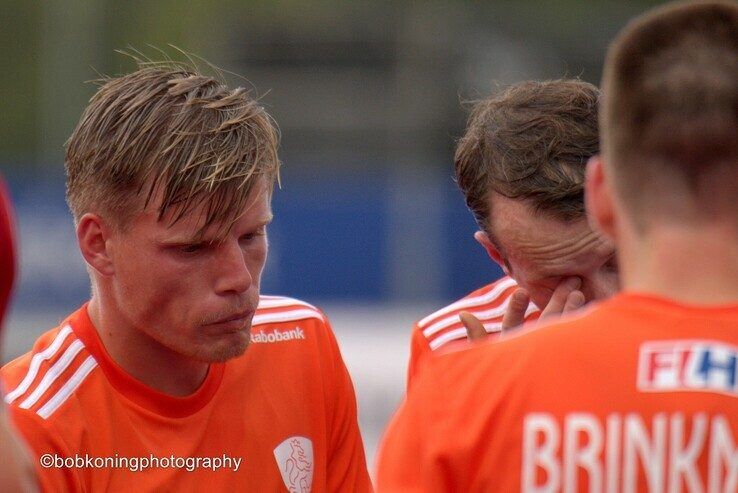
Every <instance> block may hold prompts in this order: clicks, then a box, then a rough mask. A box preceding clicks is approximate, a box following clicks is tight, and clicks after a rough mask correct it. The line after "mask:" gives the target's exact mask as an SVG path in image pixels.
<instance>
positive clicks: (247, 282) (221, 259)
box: [214, 239, 253, 295]
mask: <svg viewBox="0 0 738 493" xmlns="http://www.w3.org/2000/svg"><path fill="white" fill-rule="evenodd" d="M218 250H219V251H218V255H217V256H216V258H215V259H214V262H216V264H217V266H216V268H217V271H218V279H217V282H216V292H217V293H218V294H224V295H225V294H241V293H243V292H245V291H246V290H248V289H249V287H251V283H252V282H253V278H252V276H251V272H249V269H248V265H247V263H246V260H245V257H244V252H243V249H242V248H241V245H240V244H239V243H238V240H236V239H233V240H231V239H229V240H226V241H225V242H224V243H223V244H221V245H220V248H219V249H218Z"/></svg>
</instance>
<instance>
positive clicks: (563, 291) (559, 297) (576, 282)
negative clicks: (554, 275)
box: [540, 277, 582, 318]
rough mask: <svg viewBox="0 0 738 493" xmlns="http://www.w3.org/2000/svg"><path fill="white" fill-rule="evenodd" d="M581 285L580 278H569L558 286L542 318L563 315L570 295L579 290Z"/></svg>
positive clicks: (542, 313)
mask: <svg viewBox="0 0 738 493" xmlns="http://www.w3.org/2000/svg"><path fill="white" fill-rule="evenodd" d="M581 285H582V280H581V279H580V278H578V277H567V278H566V279H564V280H563V281H562V282H561V283H560V284H559V285H558V286H556V289H555V290H554V292H553V294H552V295H551V299H550V300H549V302H548V304H547V305H546V308H544V309H543V311H542V312H541V317H540V318H546V317H551V316H554V315H561V313H562V312H563V311H564V306H566V300H567V298H568V297H569V294H570V293H571V292H572V291H574V290H577V289H579V287H580V286H581Z"/></svg>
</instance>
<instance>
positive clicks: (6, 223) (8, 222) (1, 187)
mask: <svg viewBox="0 0 738 493" xmlns="http://www.w3.org/2000/svg"><path fill="white" fill-rule="evenodd" d="M13 217H14V214H13V206H12V205H11V202H10V194H9V193H8V187H7V185H6V184H5V181H4V180H3V179H2V177H1V176H0V329H2V324H3V319H4V318H5V314H6V311H7V308H8V301H9V300H10V292H11V290H12V288H13V280H14V279H15V268H16V267H15V265H16V259H15V223H14V220H13Z"/></svg>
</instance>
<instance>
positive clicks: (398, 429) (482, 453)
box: [377, 2, 738, 492]
mask: <svg viewBox="0 0 738 493" xmlns="http://www.w3.org/2000/svg"><path fill="white" fill-rule="evenodd" d="M604 73H605V75H604V82H603V94H604V100H603V105H602V113H601V116H600V122H601V129H602V134H601V137H602V141H603V153H602V157H601V158H599V157H597V158H593V159H592V160H591V161H590V164H589V166H588V173H587V180H586V203H587V209H588V212H589V214H590V216H591V218H592V220H593V221H594V222H595V224H596V226H597V229H599V230H600V231H601V232H602V233H603V234H605V235H607V236H608V237H610V238H612V239H613V240H614V241H615V243H616V244H617V247H618V259H619V262H620V276H621V281H622V286H623V289H624V291H623V292H622V293H621V294H618V295H616V296H615V297H613V298H611V299H610V300H608V301H605V302H601V303H599V304H598V305H597V306H595V307H592V308H591V309H589V310H586V309H585V310H584V311H583V312H582V313H580V314H579V315H578V316H572V317H569V318H564V319H562V320H561V321H559V322H554V323H551V324H548V325H544V326H542V327H537V328H534V329H532V330H525V329H523V331H521V332H518V333H513V334H512V335H511V336H510V337H507V338H505V339H504V340H502V341H499V342H497V343H488V344H481V345H478V346H476V347H473V348H470V349H466V350H463V351H459V352H456V353H452V354H447V355H443V356H440V357H438V358H434V359H433V361H431V362H430V364H429V365H428V368H427V371H426V372H425V373H424V374H423V375H421V377H420V379H419V380H418V382H417V384H416V385H415V386H414V388H413V390H412V391H411V392H410V395H409V397H408V400H407V402H406V403H405V405H404V406H403V408H402V409H401V410H400V411H399V414H398V415H397V417H396V418H395V420H394V422H393V423H392V425H391V427H390V429H389V431H388V433H387V436H386V437H385V440H384V444H383V447H382V450H381V451H380V454H379V474H378V478H377V489H378V490H379V491H382V492H395V491H402V492H412V491H423V492H432V491H464V492H482V491H484V492H486V491H505V492H507V491H526V492H528V491H530V492H533V491H536V492H549V491H550V492H553V491H607V492H615V491H627V492H632V491H652V492H654V491H709V492H717V491H721V492H722V491H736V490H737V489H738V449H737V448H736V444H737V443H738V440H737V439H738V365H737V362H738V219H737V218H736V212H735V211H736V209H735V206H736V203H738V139H736V135H737V131H738V111H737V109H738V4H736V3H713V2H709V3H708V2H704V3H703V2H691V3H685V4H673V5H668V6H665V7H662V8H659V9H657V10H654V11H653V12H651V13H648V14H646V15H644V16H642V17H640V18H638V19H636V20H635V21H633V22H632V23H631V24H629V25H628V26H627V27H626V28H625V29H624V30H623V31H622V32H621V33H620V35H619V36H618V38H617V39H616V41H615V42H614V43H613V44H612V45H611V47H610V50H609V52H608V55H607V60H606V63H605V72H604Z"/></svg>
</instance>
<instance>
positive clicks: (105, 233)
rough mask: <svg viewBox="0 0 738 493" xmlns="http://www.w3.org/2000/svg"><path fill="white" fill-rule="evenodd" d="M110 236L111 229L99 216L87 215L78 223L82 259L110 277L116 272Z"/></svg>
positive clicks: (78, 238)
mask: <svg viewBox="0 0 738 493" xmlns="http://www.w3.org/2000/svg"><path fill="white" fill-rule="evenodd" d="M110 235H111V230H110V228H109V227H108V225H107V224H105V221H103V219H102V218H101V217H100V216H98V215H97V214H92V213H87V214H85V215H84V216H82V217H81V218H80V220H79V221H78V223H77V243H78V244H79V249H80V252H82V257H84V259H85V262H87V264H88V265H89V266H90V267H92V268H93V269H95V270H96V271H97V272H99V273H100V274H101V275H103V276H110V275H112V274H113V272H114V268H113V262H112V257H111V255H110V254H111V252H110V239H111V238H110Z"/></svg>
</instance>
